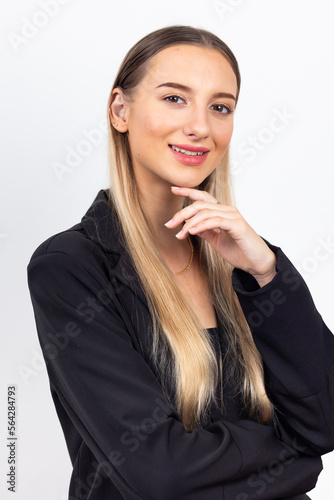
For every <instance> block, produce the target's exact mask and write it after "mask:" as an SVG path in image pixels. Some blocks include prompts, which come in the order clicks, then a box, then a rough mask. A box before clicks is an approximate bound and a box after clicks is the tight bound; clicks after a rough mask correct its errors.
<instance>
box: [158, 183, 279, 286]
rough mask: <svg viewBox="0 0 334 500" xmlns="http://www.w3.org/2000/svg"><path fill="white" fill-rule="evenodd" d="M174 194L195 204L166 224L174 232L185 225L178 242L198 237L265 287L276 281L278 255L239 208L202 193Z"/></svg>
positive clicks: (177, 191)
mask: <svg viewBox="0 0 334 500" xmlns="http://www.w3.org/2000/svg"><path fill="white" fill-rule="evenodd" d="M172 192H173V193H174V194H175V195H178V196H187V197H188V198H190V199H191V200H194V203H192V204H191V205H189V206H187V207H185V208H183V209H182V210H180V211H179V212H177V213H176V214H175V215H174V216H173V218H172V219H171V220H170V221H168V222H167V223H166V224H165V225H166V227H168V228H169V229H170V228H174V227H177V226H178V225H180V224H181V223H182V222H183V221H185V224H184V226H183V228H182V230H181V231H180V232H179V233H178V234H177V235H176V236H177V238H179V239H185V238H187V236H188V234H189V233H190V234H197V235H198V236H200V237H201V238H204V239H205V240H206V241H208V242H209V243H210V245H211V246H212V247H213V248H214V249H215V250H216V252H217V253H218V254H219V255H221V256H222V257H223V258H224V259H225V260H226V261H227V262H229V263H230V264H231V265H232V266H233V267H236V268H238V269H242V270H243V271H246V272H247V273H250V274H251V275H252V276H254V278H255V279H256V280H257V282H258V283H259V285H260V286H261V287H262V286H264V285H265V284H266V283H269V281H271V280H272V278H273V277H274V276H275V274H276V269H275V263H276V256H275V254H274V252H272V250H270V248H269V247H268V246H267V245H266V243H265V242H264V241H263V240H262V238H261V237H260V236H259V235H258V234H257V233H256V232H255V231H254V229H252V228H251V226H250V225H249V224H248V223H247V222H246V221H245V219H244V218H243V217H242V215H241V214H240V213H239V211H238V210H237V209H236V208H235V207H231V206H227V205H221V204H220V203H219V202H218V201H217V200H216V199H215V198H214V197H213V196H211V195H210V194H209V193H207V192H206V191H202V190H198V189H193V188H185V187H175V186H172Z"/></svg>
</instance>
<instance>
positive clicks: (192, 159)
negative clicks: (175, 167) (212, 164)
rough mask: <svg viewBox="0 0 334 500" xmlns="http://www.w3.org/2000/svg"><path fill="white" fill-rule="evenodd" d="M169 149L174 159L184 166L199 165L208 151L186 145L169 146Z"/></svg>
mask: <svg viewBox="0 0 334 500" xmlns="http://www.w3.org/2000/svg"><path fill="white" fill-rule="evenodd" d="M169 148H170V150H171V152H172V153H173V155H174V157H175V158H176V159H177V160H178V161H180V162H181V163H183V164H184V165H201V164H202V163H203V162H204V161H205V160H206V158H207V156H208V153H209V151H210V150H209V149H208V148H204V147H201V146H192V145H187V144H169ZM187 153H188V154H187Z"/></svg>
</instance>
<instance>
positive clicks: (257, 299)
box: [28, 26, 334, 500]
mask: <svg viewBox="0 0 334 500" xmlns="http://www.w3.org/2000/svg"><path fill="white" fill-rule="evenodd" d="M239 91H240V74H239V69H238V64H237V61H236V59H235V57H234V55H233V53H232V52H231V50H230V49H229V48H228V47H227V46H226V44H225V43H224V42H222V41H221V40H220V39H219V38H217V37H216V36H215V35H213V34H212V33H209V32H207V31H205V30H201V29H195V28H191V27H186V26H173V27H168V28H164V29H161V30H158V31H155V32H153V33H151V34H149V35H147V36H146V37H144V38H143V39H142V40H140V41H139V42H138V43H137V44H136V45H135V46H134V47H133V48H132V49H131V50H130V51H129V52H128V54H127V55H126V57H125V59H124V61H123V63H122V65H121V67H120V70H119V73H118V75H117V77H116V80H115V83H114V85H113V89H112V91H111V95H110V99H109V103H108V121H109V126H110V143H111V146H112V148H111V176H110V187H109V188H108V189H101V190H100V191H99V193H98V195H97V197H96V199H95V200H94V202H93V203H92V205H91V207H90V208H89V209H88V211H87V213H86V214H85V215H84V217H83V218H82V220H81V222H80V223H78V224H76V225H75V226H73V227H71V228H70V229H67V230H65V231H62V232H60V233H58V234H56V235H54V236H51V237H50V238H48V239H47V240H46V241H45V242H43V243H42V244H41V245H40V246H39V247H38V248H37V250H36V251H35V252H34V254H33V256H32V258H31V261H30V263H29V266H28V280H29V288H30V293H31V297H32V303H33V307H34V313H35V318H36V324H37V329H38V335H39V340H40V343H41V347H42V350H43V354H44V358H45V361H46V365H47V370H48V375H49V378H50V386H51V393H52V397H53V400H54V403H55V406H56V410H57V413H58V417H59V420H60V422H61V425H62V428H63V431H64V435H65V439H66V443H67V447H68V451H69V454H70V457H71V461H72V464H73V473H72V478H71V483H70V489H69V498H70V499H72V500H74V499H75V500H83V499H89V500H111V499H112V500H118V499H119V500H121V499H126V500H139V499H141V500H223V499H224V500H232V499H233V500H247V499H259V500H269V499H276V500H278V499H281V500H282V499H294V500H297V499H298V500H301V499H306V498H309V497H307V495H306V493H307V492H308V491H310V490H311V489H312V488H313V487H314V486H315V484H316V481H317V477H318V475H319V473H320V471H321V469H322V463H321V455H322V454H324V453H327V452H329V451H330V450H332V449H333V448H334V435H333V433H334V418H333V370H334V369H333V366H334V365H333V360H334V340H333V335H332V334H331V333H330V332H329V330H328V329H327V327H326V325H325V324H324V323H323V321H322V319H321V316H320V315H319V313H318V312H317V311H316V309H315V307H314V304H313V301H312V298H311V296H310V293H309V291H308V289H307V287H306V284H305V282H304V281H303V279H302V277H301V276H300V274H299V273H298V272H297V271H296V269H295V268H294V266H293V265H292V263H291V262H290V261H289V259H288V258H287V257H286V256H285V254H284V253H283V251H282V250H281V249H280V248H278V247H276V246H274V245H272V244H270V243H268V242H267V241H266V240H264V239H262V238H261V237H260V236H259V235H258V234H257V233H256V232H255V231H254V230H253V229H252V228H251V227H250V226H249V224H248V223H247V222H246V221H245V219H244V218H243V217H242V215H241V214H240V213H239V212H238V210H237V209H236V208H235V207H234V206H232V203H231V196H230V185H229V157H228V152H229V143H230V140H231V136H232V130H233V115H234V110H235V107H236V105H237V102H238V96H239ZM50 479H51V477H50Z"/></svg>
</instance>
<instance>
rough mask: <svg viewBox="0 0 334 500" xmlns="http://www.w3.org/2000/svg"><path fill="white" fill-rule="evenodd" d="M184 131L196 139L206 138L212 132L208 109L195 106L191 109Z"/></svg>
mask: <svg viewBox="0 0 334 500" xmlns="http://www.w3.org/2000/svg"><path fill="white" fill-rule="evenodd" d="M183 131H184V133H185V135H187V136H192V137H193V138H194V139H205V138H206V137H208V135H209V134H210V126H209V117H208V114H207V109H203V108H200V107H199V106H194V107H193V108H192V109H189V113H188V114H187V118H186V121H185V123H184V127H183Z"/></svg>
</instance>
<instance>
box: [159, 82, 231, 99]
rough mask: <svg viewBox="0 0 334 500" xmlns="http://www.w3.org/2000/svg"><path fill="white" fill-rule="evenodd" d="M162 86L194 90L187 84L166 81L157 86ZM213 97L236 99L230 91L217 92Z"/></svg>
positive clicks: (186, 90)
mask: <svg viewBox="0 0 334 500" xmlns="http://www.w3.org/2000/svg"><path fill="white" fill-rule="evenodd" d="M160 87H171V88H173V89H178V90H183V92H192V89H191V88H190V87H188V86H187V85H182V84H181V83H174V82H166V83H162V84H161V85H158V86H157V87H155V88H156V89H158V88H160ZM212 97H214V98H215V99H217V98H219V97H227V98H229V99H234V100H236V99H235V97H234V95H233V94H229V93H228V92H217V93H216V94H214V95H213V96H212Z"/></svg>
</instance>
